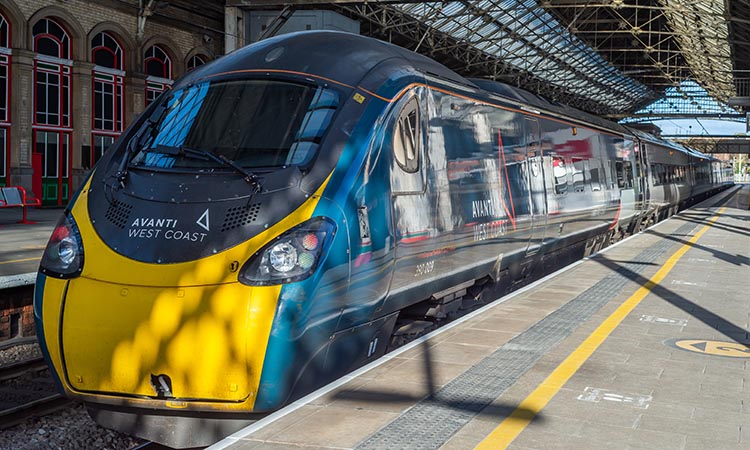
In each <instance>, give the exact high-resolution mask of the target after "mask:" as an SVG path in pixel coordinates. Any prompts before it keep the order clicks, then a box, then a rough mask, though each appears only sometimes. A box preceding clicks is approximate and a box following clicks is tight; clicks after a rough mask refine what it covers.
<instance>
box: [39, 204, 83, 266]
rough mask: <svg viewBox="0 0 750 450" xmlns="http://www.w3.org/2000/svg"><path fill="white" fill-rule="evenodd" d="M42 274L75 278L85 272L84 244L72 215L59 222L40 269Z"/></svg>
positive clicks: (50, 239) (63, 217)
mask: <svg viewBox="0 0 750 450" xmlns="http://www.w3.org/2000/svg"><path fill="white" fill-rule="evenodd" d="M39 270H41V272H42V273H44V274H45V275H50V276H53V277H56V278H73V277H77V276H78V275H80V274H81V271H82V270H83V242H82V241H81V234H80V233H79V232H78V226H77V225H76V223H75V220H73V216H72V215H68V214H66V215H63V216H62V217H61V218H60V220H59V221H58V222H57V226H56V227H55V230H54V231H53V232H52V236H50V238H49V242H48V243H47V248H46V249H45V250H44V255H43V256H42V261H41V263H40V268H39Z"/></svg>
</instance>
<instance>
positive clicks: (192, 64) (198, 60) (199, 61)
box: [187, 55, 208, 72]
mask: <svg viewBox="0 0 750 450" xmlns="http://www.w3.org/2000/svg"><path fill="white" fill-rule="evenodd" d="M206 61H208V58H206V57H205V56H204V55H195V56H193V57H192V58H190V60H188V63H187V70H188V72H190V71H191V70H193V69H195V68H196V67H200V66H202V65H203V64H206Z"/></svg>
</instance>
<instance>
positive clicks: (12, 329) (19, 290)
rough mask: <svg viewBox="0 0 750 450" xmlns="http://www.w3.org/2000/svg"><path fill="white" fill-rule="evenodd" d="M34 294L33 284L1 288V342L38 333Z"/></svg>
mask: <svg viewBox="0 0 750 450" xmlns="http://www.w3.org/2000/svg"><path fill="white" fill-rule="evenodd" d="M33 295H34V289H33V287H32V286H22V287H16V288H11V289H3V290H0V342H2V341H6V340H8V339H11V338H14V337H20V336H34V335H36V330H35V328H34V309H33V306H32V301H33Z"/></svg>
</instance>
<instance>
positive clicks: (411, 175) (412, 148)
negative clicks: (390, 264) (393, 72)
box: [383, 88, 435, 298]
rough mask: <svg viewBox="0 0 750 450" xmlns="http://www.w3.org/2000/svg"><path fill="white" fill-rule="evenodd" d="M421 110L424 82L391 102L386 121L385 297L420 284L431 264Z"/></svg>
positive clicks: (431, 227)
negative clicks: (389, 253) (388, 232)
mask: <svg viewBox="0 0 750 450" xmlns="http://www.w3.org/2000/svg"><path fill="white" fill-rule="evenodd" d="M426 111H427V108H426V105H425V101H424V88H416V89H413V90H411V91H410V92H409V93H408V94H407V95H405V96H404V97H403V98H402V99H401V100H399V102H398V103H397V104H396V105H395V108H394V110H393V112H392V113H391V118H390V120H389V122H388V126H387V127H386V135H385V140H384V143H383V146H384V150H391V151H390V154H391V155H392V159H391V163H390V166H391V168H390V185H391V202H392V207H393V227H394V252H395V261H394V270H393V276H392V279H391V286H390V289H389V298H393V296H394V295H398V294H399V293H402V292H406V291H407V290H411V289H412V288H413V287H415V286H417V285H420V284H423V283H421V281H423V280H427V279H429V278H430V277H431V276H432V275H433V272H434V270H435V261H434V259H433V256H431V255H432V250H433V247H434V242H433V241H434V239H432V235H433V234H434V233H433V232H434V216H435V214H434V208H433V203H434V202H433V201H431V200H430V196H429V193H428V192H427V189H426V180H425V176H426V173H425V172H426V169H425V167H426V164H425V155H426V152H425V146H426V141H427V136H426V134H427V133H426V132H425V123H426ZM389 147H390V148H389ZM386 154H388V152H386ZM429 294H430V293H427V294H426V295H429ZM414 295H417V294H414Z"/></svg>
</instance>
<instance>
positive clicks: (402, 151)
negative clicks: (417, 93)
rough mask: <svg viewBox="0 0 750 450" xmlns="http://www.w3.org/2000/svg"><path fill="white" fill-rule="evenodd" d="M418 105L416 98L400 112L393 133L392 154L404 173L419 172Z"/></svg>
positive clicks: (419, 137)
mask: <svg viewBox="0 0 750 450" xmlns="http://www.w3.org/2000/svg"><path fill="white" fill-rule="evenodd" d="M419 121H420V117H419V103H418V102H417V99H416V97H415V98H412V99H411V100H409V102H408V103H407V104H406V106H404V109H403V110H401V114H400V115H399V117H398V121H397V122H396V127H395V129H394V132H393V153H394V157H395V159H396V162H397V163H398V165H399V166H400V167H401V168H402V169H403V170H404V171H406V172H409V173H415V172H417V171H418V170H419V153H420V152H419V150H420V149H419V146H420V142H421V136H420V129H421V127H420V126H419V123H420V122H419Z"/></svg>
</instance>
